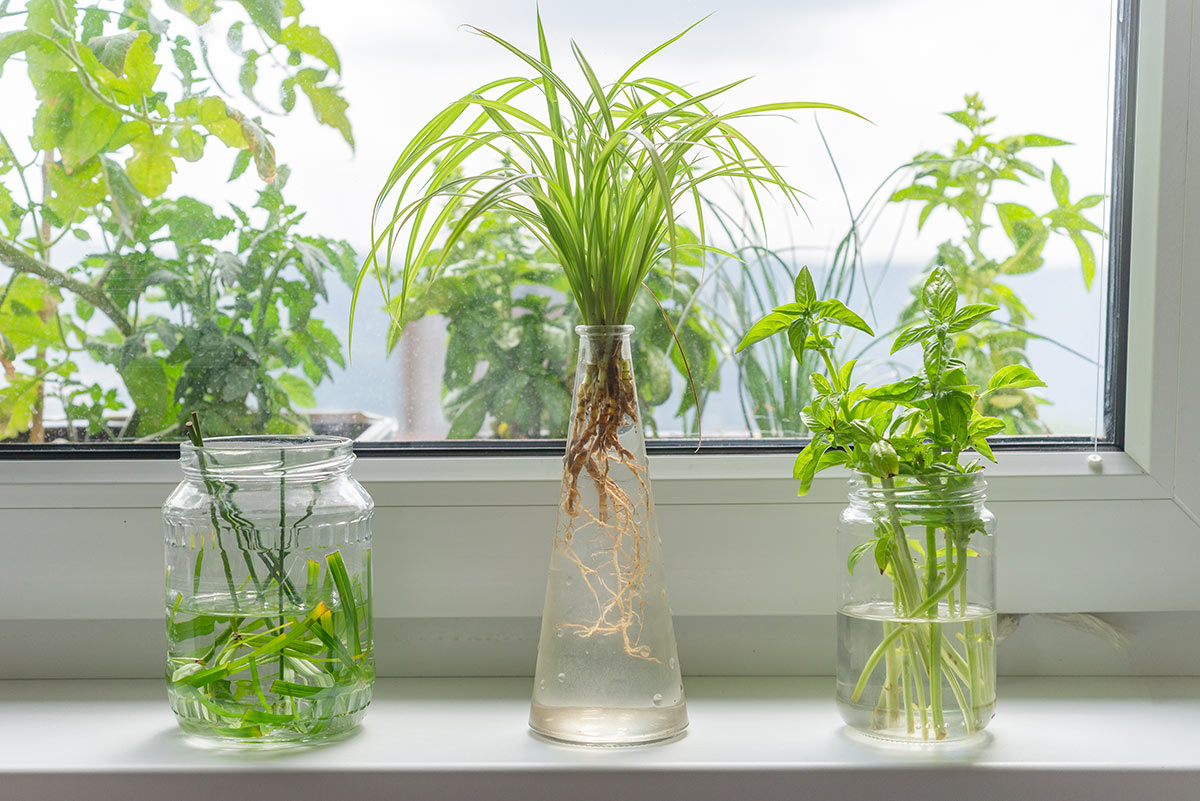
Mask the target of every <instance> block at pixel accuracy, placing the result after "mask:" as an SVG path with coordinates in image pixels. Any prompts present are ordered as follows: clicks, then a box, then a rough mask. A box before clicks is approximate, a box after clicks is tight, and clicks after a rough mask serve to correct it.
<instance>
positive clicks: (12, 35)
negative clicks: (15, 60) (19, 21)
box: [0, 30, 42, 74]
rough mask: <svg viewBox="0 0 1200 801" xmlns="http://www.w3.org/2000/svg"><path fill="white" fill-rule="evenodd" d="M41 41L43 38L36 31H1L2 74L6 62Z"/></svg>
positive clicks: (0, 61) (0, 62)
mask: <svg viewBox="0 0 1200 801" xmlns="http://www.w3.org/2000/svg"><path fill="white" fill-rule="evenodd" d="M41 41H42V38H41V37H40V36H39V35H38V34H37V32H36V31H30V30H23V31H4V32H3V33H0V74H2V72H3V67H4V62H6V61H8V60H9V59H10V58H11V57H13V56H15V55H16V54H17V53H21V52H24V51H25V50H27V49H29V48H30V47H33V46H35V45H37V44H40V43H41Z"/></svg>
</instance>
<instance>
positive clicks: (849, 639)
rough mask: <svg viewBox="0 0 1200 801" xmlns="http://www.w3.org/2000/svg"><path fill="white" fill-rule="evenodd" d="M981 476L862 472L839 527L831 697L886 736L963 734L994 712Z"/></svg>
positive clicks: (990, 577)
mask: <svg viewBox="0 0 1200 801" xmlns="http://www.w3.org/2000/svg"><path fill="white" fill-rule="evenodd" d="M986 486H987V483H986V482H985V481H984V480H983V477H982V476H981V475H980V474H979V473H966V474H962V473H950V472H946V473H930V474H925V475H919V476H895V477H893V478H883V479H881V478H878V477H876V476H869V475H865V474H859V475H858V477H857V478H856V479H855V480H854V482H853V483H852V486H851V491H850V504H849V506H847V507H846V509H845V511H844V512H843V513H842V516H841V520H840V522H839V524H838V567H837V570H838V571H839V572H840V573H841V575H842V577H843V579H842V582H841V587H842V590H841V599H840V603H839V606H838V657H837V702H838V709H839V711H840V712H841V714H842V718H843V720H845V721H846V723H847V724H849V725H850V726H851V727H852V728H854V729H857V730H859V731H862V732H864V733H867V734H870V735H872V736H875V737H882V738H885V739H889V740H900V741H907V742H939V741H947V740H962V739H965V738H968V737H971V736H972V735H975V734H977V733H978V732H980V731H982V730H983V728H984V727H985V726H987V725H988V723H989V722H990V721H991V719H992V715H993V713H994V712H995V707H996V636H995V635H996V590H995V587H996V581H995V575H996V572H995V565H994V561H993V552H994V543H995V530H996V522H995V518H994V517H993V516H992V513H991V512H989V511H988V510H987V508H986V507H985V506H984V490H985V488H986Z"/></svg>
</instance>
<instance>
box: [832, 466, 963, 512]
mask: <svg viewBox="0 0 1200 801" xmlns="http://www.w3.org/2000/svg"><path fill="white" fill-rule="evenodd" d="M986 497H987V481H985V480H984V478H983V475H982V474H981V473H966V474H956V475H952V474H948V473H924V474H921V475H913V476H895V477H893V478H890V479H881V478H879V477H878V476H872V475H868V474H866V473H856V474H855V476H854V478H853V479H851V481H850V503H851V505H862V506H867V507H878V506H879V505H887V506H894V507H897V508H902V509H948V508H977V507H980V506H982V505H983V503H984V501H985V499H986Z"/></svg>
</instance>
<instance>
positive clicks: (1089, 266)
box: [1071, 231, 1096, 290]
mask: <svg viewBox="0 0 1200 801" xmlns="http://www.w3.org/2000/svg"><path fill="white" fill-rule="evenodd" d="M1071 241H1072V242H1074V243H1075V249H1076V250H1078V251H1079V265H1080V267H1082V268H1083V285H1084V286H1085V287H1087V288H1088V289H1089V290H1090V289H1091V288H1092V279H1094V278H1095V277H1096V254H1095V252H1094V251H1093V250H1092V243H1091V242H1088V240H1087V237H1086V236H1084V235H1083V232H1081V231H1072V232H1071Z"/></svg>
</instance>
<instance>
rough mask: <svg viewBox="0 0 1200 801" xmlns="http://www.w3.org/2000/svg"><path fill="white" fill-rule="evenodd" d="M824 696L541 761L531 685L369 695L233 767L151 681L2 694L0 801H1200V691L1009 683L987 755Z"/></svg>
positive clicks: (767, 686)
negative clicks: (354, 711) (334, 721)
mask: <svg viewBox="0 0 1200 801" xmlns="http://www.w3.org/2000/svg"><path fill="white" fill-rule="evenodd" d="M831 689H832V687H831V680H830V679H828V678H765V679H764V678H755V679H750V678H692V679H688V680H687V691H688V696H689V699H688V707H689V712H690V715H691V721H692V726H691V729H690V730H689V731H688V733H687V734H686V736H684V737H683V738H682V739H679V740H677V741H675V742H671V743H667V744H664V745H660V746H652V747H644V748H634V749H606V750H588V749H579V748H570V747H563V746H556V745H551V744H548V743H545V742H542V741H539V740H537V739H535V738H533V737H532V736H531V735H530V734H529V732H528V730H527V729H526V727H525V717H526V714H527V711H528V697H529V680H528V679H384V680H381V681H380V682H379V683H378V684H377V689H376V701H375V703H374V705H373V706H372V707H371V709H370V711H369V713H368V716H367V718H366V720H365V722H364V724H363V726H362V729H361V731H360V732H358V733H357V734H356V735H354V736H351V737H349V738H347V739H345V740H342V741H339V742H336V743H332V744H329V745H327V746H325V747H321V748H314V749H305V750H293V751H275V752H267V753H258V754H255V753H243V752H229V751H214V750H210V749H202V748H197V747H194V746H192V745H190V744H189V742H188V741H187V740H186V738H184V737H183V736H182V735H181V734H180V733H179V731H178V729H177V728H176V726H175V724H174V721H173V719H172V716H171V713H170V711H169V710H168V708H167V705H166V700H165V697H164V690H163V684H162V682H161V681H153V680H106V681H0V721H3V722H4V726H3V728H2V729H0V799H6V800H7V799H17V798H39V799H56V798H75V797H87V798H91V799H107V798H152V797H163V798H171V799H172V800H173V801H185V800H186V799H191V798H196V799H200V798H205V799H212V798H221V797H235V796H245V797H253V798H255V799H260V800H261V801H269V800H270V799H275V798H281V799H283V798H287V799H295V798H306V797H320V798H354V799H356V801H360V800H365V799H369V798H377V797H378V798H383V797H386V798H391V799H410V798H411V799H423V800H424V799H435V798H436V799H441V798H447V799H452V798H471V799H474V798H486V799H490V800H492V801H503V800H504V799H527V798H543V797H544V798H552V797H553V798H569V799H571V801H588V799H593V798H595V799H600V798H604V799H613V798H622V797H630V798H632V797H655V798H661V799H674V798H687V799H689V801H690V800H691V799H705V798H729V797H740V798H753V799H755V800H756V801H758V800H759V799H770V798H789V799H795V798H835V797H844V798H866V797H870V796H872V795H874V796H875V797H883V798H888V799H889V801H901V799H906V798H920V799H922V801H930V800H931V799H936V798H950V797H954V798H970V799H971V801H991V800H992V799H997V800H998V799H1010V798H1088V799H1091V800H1092V801H1106V800H1107V799H1129V798H1147V799H1149V798H1153V799H1155V801H1173V800H1174V799H1181V800H1182V799H1188V801H1194V799H1195V798H1197V797H1200V751H1198V750H1197V749H1196V748H1195V743H1196V737H1197V736H1198V734H1197V733H1198V732H1200V678H1136V679H1135V678H1103V679H1102V678H1088V679H1073V678H1071V679H1066V678H1056V679H1050V678H1009V679H1002V680H1001V682H1000V697H1001V701H1000V708H999V715H998V716H997V718H996V720H995V721H994V722H993V724H992V725H991V727H990V728H989V729H988V734H987V735H986V739H985V741H984V742H982V743H980V744H979V745H977V746H974V747H955V748H953V749H951V750H946V751H935V750H929V749H918V750H911V749H905V750H900V749H896V748H886V747H879V746H876V745H871V744H867V743H864V742H861V741H859V740H856V739H853V738H851V737H850V736H848V735H847V734H846V733H845V730H844V728H843V726H842V724H841V722H840V720H839V718H838V716H837V713H836V710H835V709H834V706H833V703H832V701H831V700H830V691H831Z"/></svg>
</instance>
